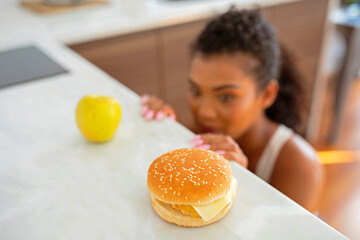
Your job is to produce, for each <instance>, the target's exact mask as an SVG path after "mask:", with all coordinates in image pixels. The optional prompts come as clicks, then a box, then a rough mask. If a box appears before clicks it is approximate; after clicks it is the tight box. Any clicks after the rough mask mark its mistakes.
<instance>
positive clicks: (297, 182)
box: [271, 134, 324, 210]
mask: <svg viewBox="0 0 360 240" xmlns="http://www.w3.org/2000/svg"><path fill="white" fill-rule="evenodd" d="M323 183H324V170H323V166H322V165H321V163H320V162H319V159H318V156H317V153H316V151H315V149H314V148H313V147H312V146H311V145H310V144H309V143H308V142H307V141H306V140H305V139H303V138H302V137H301V136H299V135H297V134H294V135H293V136H292V137H291V138H290V139H289V140H288V141H287V142H286V143H285V145H284V147H283V148H282V150H281V152H280V154H279V156H278V159H277V162H276V165H275V169H274V172H273V176H272V178H271V184H272V185H273V186H274V187H276V188H277V189H279V190H280V191H281V192H283V193H284V194H286V195H288V196H289V197H290V198H292V199H293V200H295V201H296V202H298V203H299V204H300V205H302V206H304V207H305V208H307V209H308V210H314V209H315V208H316V201H317V200H318V197H319V194H320V192H321V189H322V186H323Z"/></svg>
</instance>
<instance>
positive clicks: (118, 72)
mask: <svg viewBox="0 0 360 240" xmlns="http://www.w3.org/2000/svg"><path fill="white" fill-rule="evenodd" d="M156 39H157V38H156V32H155V31H147V32H141V33H136V34H131V35H124V36H119V37H113V38H109V39H102V40H98V41H93V42H88V43H83V44H77V45H72V46H70V47H71V48H72V49H73V50H75V51H76V52H78V53H79V54H80V55H82V56H83V57H84V58H86V59H87V60H89V61H90V62H92V63H94V64H95V65H96V66H98V67H99V68H101V69H102V70H104V71H105V72H107V73H108V74H109V75H111V76H112V77H114V78H115V79H117V80H119V81H120V82H121V83H123V84H124V85H126V86H127V87H129V88H130V89H132V90H134V91H135V92H137V93H138V94H141V93H151V94H158V93H159V91H158V89H159V81H160V77H159V71H160V70H159V65H158V62H159V61H158V50H157V40H156Z"/></svg>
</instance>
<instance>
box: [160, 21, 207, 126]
mask: <svg viewBox="0 0 360 240" xmlns="http://www.w3.org/2000/svg"><path fill="white" fill-rule="evenodd" d="M206 22H207V21H206V20H202V21H197V22H192V23H189V24H183V25H178V26H173V27H169V28H165V29H162V38H163V54H164V79H165V91H166V100H167V101H168V102H169V103H170V104H171V105H172V106H174V108H175V109H176V110H177V112H178V113H180V114H179V119H180V121H181V122H182V123H184V124H185V125H189V124H190V122H191V114H190V111H189V107H188V104H187V99H186V96H187V91H188V89H187V80H188V71H189V63H190V45H191V44H192V43H193V42H194V41H195V38H196V37H197V35H198V34H199V32H200V31H201V30H202V29H203V28H204V27H205V24H206Z"/></svg>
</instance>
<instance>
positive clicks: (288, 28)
mask: <svg viewBox="0 0 360 240" xmlns="http://www.w3.org/2000/svg"><path fill="white" fill-rule="evenodd" d="M327 4H328V1H327V0H303V1H297V2H293V3H288V4H280V5H277V6H274V7H269V8H265V9H264V15H265V17H266V18H267V19H268V20H269V21H270V22H271V23H272V24H273V25H274V27H275V28H276V30H277V34H278V38H279V40H280V42H282V43H283V44H284V45H285V46H286V47H287V48H288V49H289V51H290V52H291V53H293V56H294V58H295V62H296V63H297V66H298V68H299V70H300V73H301V74H302V76H303V77H304V79H303V80H304V82H305V86H306V90H307V91H308V93H307V94H308V102H307V105H308V106H307V107H308V108H309V109H310V104H311V101H310V100H311V96H312V91H313V88H314V83H315V78H316V73H317V69H318V60H319V57H320V50H321V44H322V40H323V29H324V24H325V20H326V12H327ZM307 122H308V116H306V121H305V122H304V124H303V126H302V129H303V131H304V132H305V130H306V127H307Z"/></svg>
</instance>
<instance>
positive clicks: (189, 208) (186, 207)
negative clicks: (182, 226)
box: [171, 204, 201, 218]
mask: <svg viewBox="0 0 360 240" xmlns="http://www.w3.org/2000/svg"><path fill="white" fill-rule="evenodd" d="M171 207H172V208H174V209H176V210H178V211H180V212H182V213H183V214H185V215H189V216H192V217H194V218H201V216H200V215H199V214H198V212H197V211H196V210H195V209H194V208H193V207H192V206H190V205H181V204H171Z"/></svg>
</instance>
